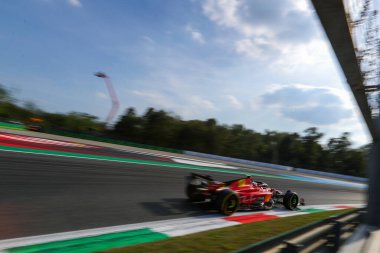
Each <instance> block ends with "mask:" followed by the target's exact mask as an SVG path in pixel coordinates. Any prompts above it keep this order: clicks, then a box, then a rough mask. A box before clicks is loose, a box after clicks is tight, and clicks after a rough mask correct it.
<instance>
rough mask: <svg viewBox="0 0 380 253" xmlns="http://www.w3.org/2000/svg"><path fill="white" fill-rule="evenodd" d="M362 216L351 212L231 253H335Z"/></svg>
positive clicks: (359, 212)
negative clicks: (268, 252)
mask: <svg viewBox="0 0 380 253" xmlns="http://www.w3.org/2000/svg"><path fill="white" fill-rule="evenodd" d="M364 214H365V211H364V209H355V210H353V211H351V212H348V213H344V214H341V215H338V216H333V217H330V218H327V219H324V220H321V221H317V222H314V223H312V224H309V225H306V226H303V227H301V228H298V229H296V230H292V231H290V232H287V233H283V234H280V235H278V236H276V237H272V238H270V239H268V240H265V241H262V242H259V243H256V244H252V245H250V246H248V247H245V248H242V249H239V250H237V251H235V252H234V253H257V252H264V251H269V250H271V251H270V252H278V253H296V252H337V250H338V249H339V247H340V246H341V245H342V243H343V242H344V241H345V240H347V239H348V238H349V237H350V236H351V235H352V232H353V231H354V230H355V228H356V227H357V226H358V225H359V224H360V222H362V220H363V216H364ZM321 249H323V251H321Z"/></svg>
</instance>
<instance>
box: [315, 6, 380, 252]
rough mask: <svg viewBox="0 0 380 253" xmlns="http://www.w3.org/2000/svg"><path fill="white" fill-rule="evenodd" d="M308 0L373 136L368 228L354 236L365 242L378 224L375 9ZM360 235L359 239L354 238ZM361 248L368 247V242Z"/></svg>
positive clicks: (379, 64)
mask: <svg viewBox="0 0 380 253" xmlns="http://www.w3.org/2000/svg"><path fill="white" fill-rule="evenodd" d="M312 2H313V5H314V7H315V9H316V11H317V14H318V16H319V18H320V21H321V23H322V26H323V28H324V29H325V32H326V34H327V37H328V38H329V40H330V42H331V45H332V47H333V49H334V52H335V54H336V56H337V59H338V61H339V63H340V66H341V68H342V70H343V72H344V75H345V77H346V79H347V83H348V85H349V86H350V88H351V91H352V93H353V95H354V97H355V99H356V102H357V104H358V106H359V108H360V111H361V113H362V115H363V117H364V119H365V122H366V124H367V126H368V129H369V131H370V133H371V136H372V139H373V143H372V147H371V153H370V158H369V167H368V175H369V189H368V215H367V219H366V225H368V227H367V228H364V229H362V230H359V232H358V234H359V235H358V236H356V237H355V240H356V241H362V244H363V245H365V244H366V243H365V241H366V238H367V237H368V235H369V234H370V232H371V231H373V230H374V229H373V227H375V228H379V227H380V215H379V213H380V198H379V194H380V156H379V154H380V122H379V120H380V117H379V90H380V82H379V80H380V40H379V26H378V23H377V11H376V10H375V8H374V2H373V1H370V0H346V1H342V0H330V1H323V0H312ZM360 237H361V238H362V240H358V238H360ZM356 245H358V243H356ZM363 245H362V246H363ZM350 247H354V246H352V245H351V246H350ZM355 247H357V248H355V249H354V248H350V249H348V251H347V252H362V251H361V248H360V246H355ZM363 247H367V248H368V245H367V246H363ZM378 250H379V249H377V251H376V252H378ZM344 252H346V251H344ZM371 252H372V251H371Z"/></svg>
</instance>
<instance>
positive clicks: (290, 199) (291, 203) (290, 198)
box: [283, 191, 299, 210]
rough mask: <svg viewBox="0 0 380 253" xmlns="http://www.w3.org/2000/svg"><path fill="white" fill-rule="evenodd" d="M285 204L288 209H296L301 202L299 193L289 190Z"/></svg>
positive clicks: (284, 200) (285, 197)
mask: <svg viewBox="0 0 380 253" xmlns="http://www.w3.org/2000/svg"><path fill="white" fill-rule="evenodd" d="M283 204H284V206H285V208H286V209H289V210H295V209H296V208H297V206H298V204H299V197H298V195H297V193H295V192H291V191H287V192H286V193H285V196H284V199H283Z"/></svg>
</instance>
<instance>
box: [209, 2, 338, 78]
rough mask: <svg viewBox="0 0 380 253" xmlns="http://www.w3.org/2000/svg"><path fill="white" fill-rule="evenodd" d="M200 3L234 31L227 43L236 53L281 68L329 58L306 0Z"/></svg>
mask: <svg viewBox="0 0 380 253" xmlns="http://www.w3.org/2000/svg"><path fill="white" fill-rule="evenodd" d="M202 7H203V13H204V15H206V16H207V17H208V18H209V19H210V20H211V21H213V22H214V23H215V24H217V25H218V26H220V27H222V28H225V29H226V28H227V29H230V31H234V32H237V34H236V35H235V36H233V37H234V39H233V40H234V41H233V42H232V43H230V45H231V44H232V45H233V46H234V50H235V52H237V53H238V54H239V55H242V56H245V57H247V58H250V59H253V60H260V61H261V62H264V61H266V62H267V63H268V64H270V66H271V67H276V68H278V67H281V68H283V69H284V71H295V70H298V69H297V68H298V67H303V66H305V65H308V66H311V65H313V64H320V63H322V62H323V63H326V62H331V57H330V55H329V51H328V48H327V46H326V43H325V41H324V40H323V37H322V36H320V33H318V32H316V31H317V30H316V27H317V25H316V20H315V18H313V17H312V16H311V15H310V14H311V13H312V11H311V8H310V4H309V3H308V2H307V1H306V0H281V1H273V0H272V1H248V0H206V1H205V2H204V4H203V6H202ZM269 17H270V18H269ZM331 65H332V64H329V66H331Z"/></svg>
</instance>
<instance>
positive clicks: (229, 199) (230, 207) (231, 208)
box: [215, 189, 239, 215]
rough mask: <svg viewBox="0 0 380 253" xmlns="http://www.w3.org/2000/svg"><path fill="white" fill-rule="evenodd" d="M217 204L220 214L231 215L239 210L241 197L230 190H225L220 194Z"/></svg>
mask: <svg viewBox="0 0 380 253" xmlns="http://www.w3.org/2000/svg"><path fill="white" fill-rule="evenodd" d="M215 203H216V207H217V209H218V210H219V212H220V213H222V214H224V215H231V214H233V213H235V212H236V210H237V209H238V208H239V196H238V195H237V194H236V192H234V191H232V190H230V189H224V190H222V191H221V192H219V193H218V195H217V197H216V201H215Z"/></svg>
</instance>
